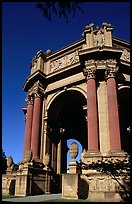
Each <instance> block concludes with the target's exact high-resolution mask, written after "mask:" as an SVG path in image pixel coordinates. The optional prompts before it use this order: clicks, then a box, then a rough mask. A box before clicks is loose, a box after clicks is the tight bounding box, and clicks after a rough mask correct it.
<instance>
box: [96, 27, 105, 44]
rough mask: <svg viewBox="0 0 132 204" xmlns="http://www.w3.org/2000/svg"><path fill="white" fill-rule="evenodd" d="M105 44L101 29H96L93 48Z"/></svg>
mask: <svg viewBox="0 0 132 204" xmlns="http://www.w3.org/2000/svg"><path fill="white" fill-rule="evenodd" d="M104 44H105V38H104V32H103V29H102V28H99V29H97V32H96V34H94V47H97V46H99V47H102V46H103V45H104Z"/></svg>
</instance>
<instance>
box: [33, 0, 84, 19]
mask: <svg viewBox="0 0 132 204" xmlns="http://www.w3.org/2000/svg"><path fill="white" fill-rule="evenodd" d="M81 3H82V2H55V1H53V2H51V1H48V2H40V3H37V4H36V7H37V8H39V9H40V10H41V11H42V14H43V16H44V17H45V18H46V19H47V20H49V21H51V20H52V15H53V14H55V15H56V16H57V17H58V18H61V17H64V18H65V20H66V21H67V22H68V19H69V16H71V15H72V17H73V18H74V16H75V13H76V10H77V9H78V10H79V11H81V12H82V13H83V9H82V8H81V7H80V4H81Z"/></svg>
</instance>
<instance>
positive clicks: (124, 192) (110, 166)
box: [80, 156, 130, 201]
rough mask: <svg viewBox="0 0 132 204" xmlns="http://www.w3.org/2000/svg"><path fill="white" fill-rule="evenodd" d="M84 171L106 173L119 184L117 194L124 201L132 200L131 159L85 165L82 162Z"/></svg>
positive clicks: (105, 160) (108, 160)
mask: <svg viewBox="0 0 132 204" xmlns="http://www.w3.org/2000/svg"><path fill="white" fill-rule="evenodd" d="M80 165H81V168H82V169H85V170H87V169H94V170H97V171H99V172H101V173H105V174H107V175H108V176H110V177H111V178H112V179H114V180H115V181H116V182H117V183H118V184H119V189H117V192H118V193H120V196H121V197H122V199H123V200H125V201H128V200H129V199H130V157H129V156H128V157H127V158H125V159H124V160H119V159H114V160H113V159H103V160H98V161H97V162H92V163H89V164H85V163H82V162H80Z"/></svg>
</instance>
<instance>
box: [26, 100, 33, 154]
mask: <svg viewBox="0 0 132 204" xmlns="http://www.w3.org/2000/svg"><path fill="white" fill-rule="evenodd" d="M32 120H33V102H32V103H28V107H27V117H26V127H25V136H24V153H25V151H26V150H28V149H30V148H31V131H32Z"/></svg>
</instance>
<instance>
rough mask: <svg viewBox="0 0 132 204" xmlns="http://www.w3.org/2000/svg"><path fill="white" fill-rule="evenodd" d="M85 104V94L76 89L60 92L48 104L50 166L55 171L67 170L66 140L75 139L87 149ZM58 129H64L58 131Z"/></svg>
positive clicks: (62, 171)
mask: <svg viewBox="0 0 132 204" xmlns="http://www.w3.org/2000/svg"><path fill="white" fill-rule="evenodd" d="M86 105H87V101H86V98H85V96H84V95H83V94H82V93H81V92H79V91H77V90H66V91H64V92H61V93H60V94H59V95H57V97H55V98H54V100H53V101H52V103H51V104H50V107H49V110H48V125H49V126H50V127H51V130H52V131H51V133H50V135H49V138H50V143H51V145H50V147H51V149H50V154H51V167H52V168H53V170H54V172H56V173H59V174H61V173H66V172H67V152H68V147H67V140H69V139H75V140H77V141H78V142H79V143H80V144H81V145H82V148H83V149H84V148H85V149H87V143H88V142H87V122H86V110H85V109H84V106H86ZM60 129H62V130H64V131H63V132H60ZM59 148H60V149H59ZM58 149H59V151H58ZM58 152H60V153H58ZM59 154H60V155H59ZM59 165H60V167H58V166H59ZM58 169H59V170H58Z"/></svg>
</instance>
